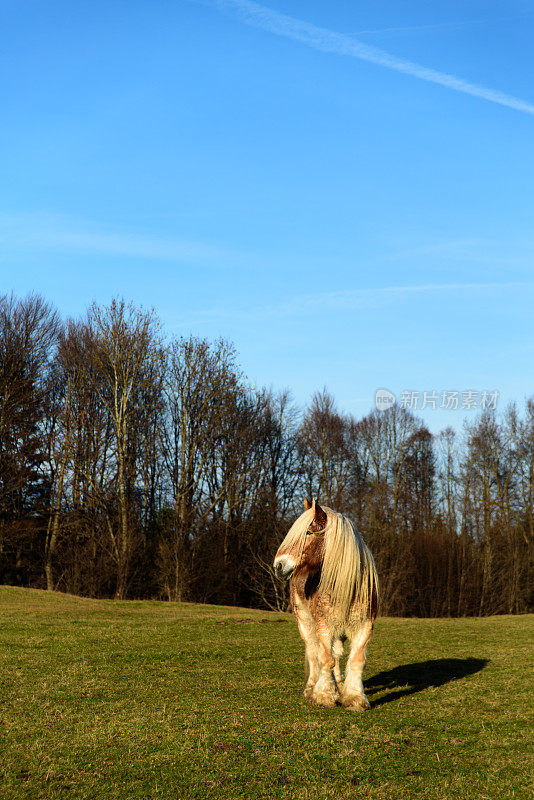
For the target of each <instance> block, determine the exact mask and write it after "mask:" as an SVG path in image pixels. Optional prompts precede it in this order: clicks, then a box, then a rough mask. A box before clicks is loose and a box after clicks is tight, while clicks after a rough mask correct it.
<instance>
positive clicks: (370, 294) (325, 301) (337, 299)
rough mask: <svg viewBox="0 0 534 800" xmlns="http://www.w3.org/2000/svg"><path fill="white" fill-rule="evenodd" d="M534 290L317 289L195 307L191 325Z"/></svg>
mask: <svg viewBox="0 0 534 800" xmlns="http://www.w3.org/2000/svg"><path fill="white" fill-rule="evenodd" d="M515 289H521V290H523V291H525V290H527V289H530V290H532V289H534V281H488V282H485V283H483V282H482V283H426V284H419V285H412V286H410V285H408V286H380V287H373V288H366V289H354V290H346V291H345V290H343V291H337V292H314V293H310V294H301V295H299V296H298V297H293V298H291V299H290V300H285V301H283V302H281V303H271V304H268V305H264V306H254V307H251V306H250V305H249V306H247V307H245V306H241V307H240V306H239V304H238V303H234V304H232V306H231V307H229V306H227V305H226V306H214V307H212V308H204V309H201V310H200V309H199V310H197V311H195V310H192V316H191V318H190V319H188V320H187V322H188V324H194V325H203V324H209V323H213V322H218V321H220V320H225V319H228V318H231V320H232V321H240V322H257V321H258V320H260V319H284V318H286V317H288V318H291V319H293V318H296V317H313V319H314V320H315V319H316V318H317V314H319V313H324V312H328V311H351V310H361V309H363V308H376V307H379V306H381V305H383V304H385V303H391V302H395V301H400V300H406V299H409V298H410V297H413V298H415V297H417V296H420V295H439V294H447V293H448V294H453V293H463V294H466V293H469V294H476V293H477V292H483V291H498V292H504V291H506V290H515Z"/></svg>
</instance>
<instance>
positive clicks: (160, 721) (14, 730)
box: [0, 587, 534, 800]
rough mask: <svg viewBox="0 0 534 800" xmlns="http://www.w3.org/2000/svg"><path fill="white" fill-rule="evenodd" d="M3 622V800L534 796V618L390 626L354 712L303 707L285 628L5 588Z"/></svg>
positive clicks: (262, 615) (253, 614) (216, 613)
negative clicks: (533, 725)
mask: <svg viewBox="0 0 534 800" xmlns="http://www.w3.org/2000/svg"><path fill="white" fill-rule="evenodd" d="M0 606H1V609H2V622H1V628H0V637H1V642H0V648H1V649H0V654H1V659H2V669H1V672H0V709H1V710H0V724H1V729H0V737H1V740H0V746H1V754H0V797H1V798H2V799H3V800H4V798H5V799H9V800H11V798H13V799H15V798H16V799H17V800H18V798H32V800H33V798H50V800H52V798H53V799H54V800H57V799H58V798H76V799H77V800H82V799H83V800H85V798H95V800H96V798H98V800H112V798H121V800H134V799H135V798H142V800H149V799H151V798H169V800H171V799H172V800H182V799H183V800H186V799H187V798H198V800H201V799H202V800H204V798H208V799H209V798H222V799H224V798H265V799H268V798H276V800H285V799H286V798H287V799H289V798H291V800H301V799H302V800H304V798H309V800H321V798H336V799H337V800H344V798H366V800H369V799H371V800H372V799H373V798H380V799H383V798H391V799H392V800H393V799H394V800H399V798H409V800H414V798H435V799H436V800H445V798H451V800H452V798H455V799H456V798H460V799H461V798H473V799H474V798H476V799H477V800H479V799H481V798H482V799H483V798H499V799H500V800H506V798H526V797H530V796H531V795H530V791H531V789H532V786H531V785H529V773H530V772H531V767H532V761H531V760H530V761H529V756H531V753H532V749H531V748H530V749H529V745H531V737H530V734H529V726H528V718H527V715H528V713H529V709H530V707H531V706H532V693H531V688H530V683H529V675H528V667H529V663H528V662H529V660H530V661H531V660H532V639H533V637H532V631H533V627H534V625H533V620H534V617H533V616H529V617H527V616H521V617H491V618H486V619H463V620H441V619H440V620H420V619H379V620H378V622H377V625H376V631H375V636H374V638H373V640H372V642H371V646H370V648H369V657H368V663H367V669H366V672H365V680H366V685H367V687H368V692H369V697H370V699H371V701H372V703H373V708H372V709H371V711H368V712H365V713H353V712H350V711H346V710H345V709H343V708H334V709H319V708H313V707H311V706H309V705H307V704H306V702H305V701H304V699H303V697H302V688H303V679H304V669H303V645H302V642H301V641H300V638H299V636H298V632H297V629H296V625H295V623H294V621H293V619H292V618H291V617H289V616H288V615H283V614H271V613H268V612H263V611H261V612H257V611H250V610H248V609H246V610H245V609H232V608H221V607H215V606H195V605H187V604H164V603H156V602H114V601H97V600H85V599H81V598H77V597H72V596H66V595H61V594H47V593H46V592H40V591H34V590H26V589H15V588H7V587H6V588H0ZM423 662H427V663H425V664H424V665H423V666H417V665H418V664H419V665H421V664H422V663H423ZM531 721H532V720H531Z"/></svg>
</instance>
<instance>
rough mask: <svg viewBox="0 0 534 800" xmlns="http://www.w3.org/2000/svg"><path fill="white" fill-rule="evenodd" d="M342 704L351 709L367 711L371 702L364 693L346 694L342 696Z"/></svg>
mask: <svg viewBox="0 0 534 800" xmlns="http://www.w3.org/2000/svg"><path fill="white" fill-rule="evenodd" d="M341 705H342V706H343V708H348V709H349V711H367V710H368V709H369V708H371V703H370V702H369V700H368V699H367V697H366V696H365V695H364V694H346V695H344V696H342V697H341Z"/></svg>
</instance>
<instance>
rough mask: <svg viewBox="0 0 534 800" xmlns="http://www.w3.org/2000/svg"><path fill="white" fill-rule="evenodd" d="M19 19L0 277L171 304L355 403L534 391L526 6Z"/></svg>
mask: <svg viewBox="0 0 534 800" xmlns="http://www.w3.org/2000/svg"><path fill="white" fill-rule="evenodd" d="M0 13H1V17H2V25H1V31H2V33H1V36H2V48H1V53H0V83H1V86H0V88H1V95H2V117H3V120H2V125H1V126H0V164H1V176H2V177H1V180H0V275H1V279H2V280H1V290H2V291H7V292H8V291H11V290H13V291H14V292H15V293H16V294H19V295H22V294H25V293H26V292H27V291H30V290H37V291H39V292H41V293H42V294H44V295H45V296H46V297H47V298H48V299H49V300H51V301H52V302H53V303H54V304H55V305H57V306H58V308H59V309H60V310H61V312H62V313H63V314H64V315H65V316H67V315H74V316H76V315H78V314H81V313H83V312H84V311H85V309H86V308H87V306H88V305H89V304H90V302H91V301H92V300H97V301H99V302H103V303H105V302H109V300H110V299H111V297H113V296H117V295H119V296H124V297H125V298H126V299H128V300H133V301H134V302H135V303H142V304H143V305H145V306H147V307H151V306H153V307H154V308H155V309H156V310H157V311H158V313H159V314H160V316H161V318H162V320H163V322H164V324H165V326H166V328H167V330H168V331H169V333H172V334H186V335H187V334H188V333H190V332H191V333H194V334H197V335H202V336H208V337H217V336H225V337H227V338H230V339H231V340H233V341H234V343H235V345H236V347H237V350H238V352H239V354H240V360H241V363H242V364H243V366H244V369H245V371H246V373H247V375H248V376H249V378H250V380H251V381H253V382H255V383H256V384H258V385H264V384H266V385H270V386H272V387H273V388H275V389H282V388H284V387H290V388H291V389H292V391H293V394H294V396H295V398H296V400H297V401H298V402H299V403H301V404H305V403H306V402H307V401H308V400H309V398H310V396H311V394H312V393H313V392H314V391H315V390H316V389H318V388H321V387H322V386H323V385H327V386H328V387H329V389H330V390H331V391H332V393H333V394H334V395H335V396H336V398H337V400H338V402H339V405H340V407H341V408H342V409H343V410H345V411H349V412H352V413H354V414H356V415H357V416H361V415H363V414H364V413H366V412H367V411H368V410H369V409H370V408H371V406H372V404H373V398H374V392H375V390H376V389H377V388H379V387H387V388H388V389H390V390H392V391H393V392H395V393H397V395H399V394H400V392H402V391H403V390H414V391H415V390H419V391H420V392H423V391H432V390H435V391H436V392H440V391H441V390H449V391H452V390H459V391H462V390H469V389H470V390H474V391H480V392H481V391H483V390H488V389H489V390H498V391H499V392H500V402H499V405H500V407H501V408H502V407H504V405H505V404H506V402H507V401H508V400H511V399H516V400H518V401H519V402H520V403H522V402H523V400H524V398H525V397H526V396H529V395H530V394H532V393H533V392H534V386H533V383H532V372H531V364H532V359H533V356H534V337H533V332H534V331H533V329H534V321H533V320H534V316H533V314H532V308H533V305H534V303H533V301H534V269H533V264H534V261H533V255H534V247H533V245H534V242H533V226H532V217H533V189H532V187H533V186H534V174H533V173H534V158H533V152H532V150H533V142H534V88H533V86H532V74H533V73H534V63H533V62H534V54H533V50H532V34H533V29H534V8H533V6H532V4H531V3H528V2H523V1H520V0H506V2H504V0H501V1H500V2H497V0H494V1H492V2H489V1H488V2H483V1H482V0H462V1H461V2H459V1H456V0H448V1H447V2H441V1H440V0H431V2H429V0H404V1H402V0H389V1H388V2H386V1H385V0H366V2H359V0H350V2H349V0H339V2H336V3H324V2H316V1H315V0H307V2H303V0H299V1H298V2H297V0H276V2H269V3H267V4H266V5H258V4H254V3H250V2H247V1H246V0H220V1H219V2H217V0H214V2H210V1H209V0H206V2H195V1H194V0H173V2H171V1H170V0H164V1H162V2H158V1H157V0H156V1H155V2H150V3H149V2H135V0H128V2H126V1H125V0H123V1H122V2H114V1H113V0H112V1H111V2H106V3H104V2H101V0H92V2H84V1H83V0H79V1H78V2H76V3H71V2H49V3H46V4H45V3H42V2H26V0H16V2H15V0H0ZM474 413H475V412H470V414H471V416H472V415H473V414H474ZM465 415H466V412H463V411H462V410H461V409H459V410H457V411H450V412H446V411H443V410H442V411H440V410H439V409H436V410H427V411H425V412H424V413H423V415H422V416H424V418H425V419H426V421H427V423H428V425H429V426H430V428H431V429H432V430H434V431H437V430H439V428H440V427H442V426H444V425H445V424H452V425H453V426H454V427H456V428H460V427H461V424H462V421H463V418H464V416H465Z"/></svg>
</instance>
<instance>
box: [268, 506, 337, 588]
mask: <svg viewBox="0 0 534 800" xmlns="http://www.w3.org/2000/svg"><path fill="white" fill-rule="evenodd" d="M304 507H305V509H306V511H305V512H304V514H302V515H301V516H300V517H299V518H298V520H297V521H296V522H295V524H294V525H293V527H292V528H291V530H290V531H289V533H288V535H287V536H286V538H285V539H284V541H283V542H282V544H281V545H280V547H279V548H278V552H277V554H276V556H275V559H274V568H275V570H276V573H277V575H278V576H279V577H280V578H286V580H288V579H289V578H291V576H292V575H293V574H294V573H295V572H307V573H310V572H316V571H317V570H319V569H320V568H321V564H322V560H323V551H324V535H323V534H324V532H325V528H326V525H327V516H326V513H325V511H323V509H322V508H321V506H320V505H319V503H317V502H316V501H315V500H314V501H313V502H312V503H310V502H309V500H305V501H304ZM292 533H293V535H292Z"/></svg>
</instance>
